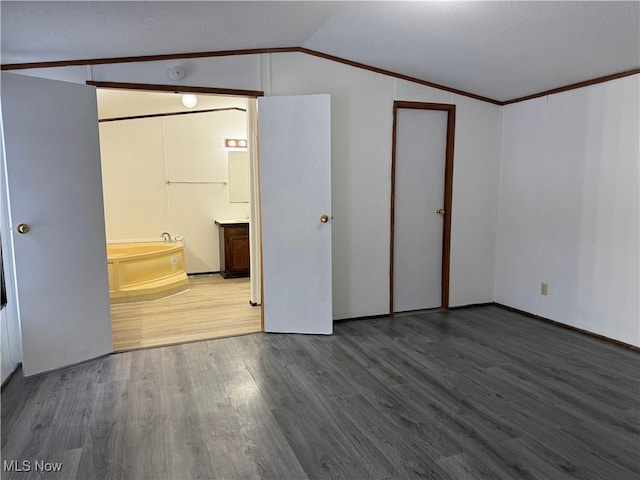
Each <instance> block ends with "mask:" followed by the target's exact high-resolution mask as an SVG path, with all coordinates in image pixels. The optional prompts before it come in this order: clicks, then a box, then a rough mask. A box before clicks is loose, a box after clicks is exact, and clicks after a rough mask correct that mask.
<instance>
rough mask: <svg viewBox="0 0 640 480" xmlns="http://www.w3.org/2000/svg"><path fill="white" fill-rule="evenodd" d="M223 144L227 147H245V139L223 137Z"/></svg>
mask: <svg viewBox="0 0 640 480" xmlns="http://www.w3.org/2000/svg"><path fill="white" fill-rule="evenodd" d="M224 146H225V147H227V148H247V141H246V140H245V139H243V138H225V139H224Z"/></svg>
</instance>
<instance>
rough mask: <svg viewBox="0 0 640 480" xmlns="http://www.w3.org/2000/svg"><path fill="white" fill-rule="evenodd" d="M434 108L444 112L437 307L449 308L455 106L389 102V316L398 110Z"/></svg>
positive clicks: (391, 290)
mask: <svg viewBox="0 0 640 480" xmlns="http://www.w3.org/2000/svg"><path fill="white" fill-rule="evenodd" d="M400 108H406V109H414V110H436V111H445V112H447V140H446V150H445V167H444V218H443V220H444V224H443V229H442V277H441V278H442V302H441V308H442V309H444V310H448V309H449V273H450V263H451V206H452V194H453V188H452V187H453V149H454V144H455V130H456V106H455V105H450V104H446V103H424V102H407V101H395V102H393V130H392V140H391V228H390V233H391V243H390V255H389V259H390V261H389V315H390V316H392V317H393V314H394V304H393V287H394V285H393V273H394V252H393V251H394V240H395V205H396V147H397V145H396V137H397V130H398V109H400Z"/></svg>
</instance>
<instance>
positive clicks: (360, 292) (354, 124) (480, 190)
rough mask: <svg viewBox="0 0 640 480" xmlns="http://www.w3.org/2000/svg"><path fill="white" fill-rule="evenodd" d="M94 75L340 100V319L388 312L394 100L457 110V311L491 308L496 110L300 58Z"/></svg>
mask: <svg viewBox="0 0 640 480" xmlns="http://www.w3.org/2000/svg"><path fill="white" fill-rule="evenodd" d="M178 64H179V65H183V66H184V67H185V68H186V70H187V76H186V78H185V79H184V80H182V81H181V82H170V81H169V80H168V79H167V76H166V70H167V69H168V68H169V67H170V66H172V65H178ZM56 70H59V69H56ZM89 70H90V71H89V72H88V73H87V76H91V78H92V79H93V80H96V81H119V82H144V83H161V84H167V83H175V84H176V85H196V86H210V87H225V88H236V89H237V88H240V89H242V88H249V89H254V90H263V91H265V93H266V94H267V95H270V94H272V95H293V94H313V93H330V94H331V95H332V122H333V126H332V155H333V160H332V169H333V172H332V192H333V200H332V201H333V206H332V209H333V212H332V213H333V215H334V217H335V219H334V223H333V256H334V259H333V276H334V282H333V283H334V284H333V296H334V310H333V312H334V318H335V319H340V318H352V317H359V316H367V315H377V314H384V313H387V312H388V308H389V236H390V232H389V217H390V186H391V182H390V174H391V128H392V108H393V101H394V100H396V99H397V100H413V101H426V102H439V103H453V104H456V105H457V108H458V111H457V127H456V145H455V165H454V179H453V212H452V239H451V283H450V305H451V306H457V305H466V304H471V303H482V302H491V301H492V300H493V282H494V258H495V224H496V201H497V171H498V159H499V149H500V145H499V142H500V141H499V138H500V136H499V131H500V108H499V107H498V106H496V105H491V104H487V103H484V102H480V101H477V100H473V99H469V98H466V97H462V96H458V95H454V94H451V93H448V92H443V91H440V90H437V89H433V88H429V87H424V86H421V85H416V84H413V83H410V82H405V81H402V80H396V79H394V78H391V77H387V76H384V75H380V74H376V73H372V72H369V71H365V70H361V69H357V68H353V67H349V66H347V65H343V64H339V63H335V62H331V61H329V60H324V59H320V58H317V57H312V56H309V55H305V54H302V53H281V54H264V55H249V56H243V57H237V58H229V57H224V58H202V59H188V60H176V61H163V62H142V63H137V64H135V63H127V64H113V65H96V66H93V67H91V68H90V69H89ZM79 74H80V71H79V70H78V69H76V70H74V71H73V72H68V73H65V72H62V71H55V72H50V73H49V75H51V76H55V77H56V78H60V77H65V78H67V77H68V78H72V77H73V76H74V75H75V76H76V77H78V78H77V80H76V81H84V79H81V78H80V77H79Z"/></svg>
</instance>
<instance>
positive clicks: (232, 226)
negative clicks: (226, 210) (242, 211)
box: [215, 219, 250, 278]
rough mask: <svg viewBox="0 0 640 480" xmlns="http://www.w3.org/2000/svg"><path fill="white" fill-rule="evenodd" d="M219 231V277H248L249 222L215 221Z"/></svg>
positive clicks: (239, 220)
mask: <svg viewBox="0 0 640 480" xmlns="http://www.w3.org/2000/svg"><path fill="white" fill-rule="evenodd" d="M215 223H216V225H217V226H218V230H219V231H220V237H219V238H220V275H222V276H223V278H235V277H248V276H249V258H250V257H249V221H248V220H244V219H232V220H227V219H219V220H215Z"/></svg>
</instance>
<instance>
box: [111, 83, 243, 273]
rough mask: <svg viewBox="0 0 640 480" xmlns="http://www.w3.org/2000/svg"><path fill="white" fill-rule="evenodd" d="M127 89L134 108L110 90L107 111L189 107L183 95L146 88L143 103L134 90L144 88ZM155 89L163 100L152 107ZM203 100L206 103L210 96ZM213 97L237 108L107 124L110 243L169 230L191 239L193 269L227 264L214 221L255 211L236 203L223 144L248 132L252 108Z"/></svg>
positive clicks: (187, 244)
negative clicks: (246, 109)
mask: <svg viewBox="0 0 640 480" xmlns="http://www.w3.org/2000/svg"><path fill="white" fill-rule="evenodd" d="M121 93H123V94H124V95H125V99H126V100H127V101H128V102H129V103H130V104H132V105H130V106H128V108H129V110H126V109H124V110H123V108H124V107H123V106H122V104H121V103H120V104H118V103H116V102H118V101H119V100H118V98H117V96H114V94H113V92H111V93H110V95H109V96H107V97H103V96H102V95H100V96H99V99H100V100H99V101H100V102H101V107H100V115H101V116H103V115H104V116H107V117H114V116H127V115H135V114H139V113H140V112H141V111H149V112H152V113H159V110H158V109H159V108H160V107H162V108H164V109H165V110H169V111H170V110H171V105H172V104H171V103H170V102H171V101H172V100H175V99H178V100H176V101H175V103H176V105H177V107H176V106H174V107H173V108H174V110H175V109H178V111H179V109H182V110H184V107H182V105H181V104H180V102H179V97H178V96H176V95H172V94H165V93H144V94H141V95H142V100H140V102H139V103H140V105H141V106H140V107H136V106H134V105H133V103H135V99H134V98H133V97H132V95H135V93H137V92H133V93H132V92H121ZM154 95H156V96H158V97H157V98H158V103H160V106H155V107H153V98H151V99H150V98H149V96H154ZM203 98H204V100H203V101H202V102H199V104H198V105H199V107H200V105H201V104H202V103H204V102H205V101H207V97H203ZM214 99H216V102H217V103H215V106H216V107H217V108H221V107H222V106H224V105H230V106H231V107H235V108H234V109H231V110H222V111H215V112H205V113H196V114H189V115H172V116H163V117H150V118H136V119H131V120H122V121H113V122H111V121H110V122H102V123H100V148H101V154H102V172H103V185H104V199H105V218H106V231H107V241H108V242H115V241H122V240H132V239H145V238H159V237H160V233H161V232H164V231H167V232H170V233H171V235H173V236H175V235H180V236H183V237H184V252H185V266H186V271H187V273H202V272H217V271H219V270H220V264H219V258H218V248H219V247H218V232H217V229H216V228H215V226H214V225H213V224H212V219H213V218H215V217H226V218H230V217H239V218H244V217H246V216H248V215H249V204H248V203H235V202H233V203H232V202H231V199H230V185H229V183H228V181H229V170H228V158H227V155H228V152H229V151H230V149H228V148H226V147H225V146H224V139H225V138H246V131H247V130H246V113H245V112H244V111H242V110H241V107H246V100H245V99H243V98H240V99H238V98H232V99H228V102H229V103H225V102H226V101H227V99H226V98H223V99H219V98H218V97H214ZM209 101H211V100H209ZM114 104H115V105H114ZM134 109H135V110H134ZM141 109H142V110H141ZM238 151H240V150H238ZM167 182H169V183H167Z"/></svg>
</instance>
